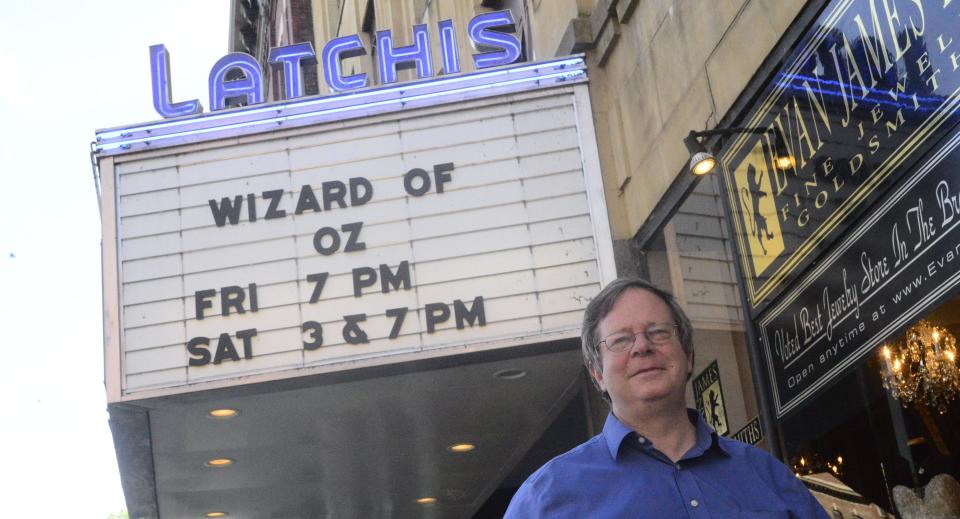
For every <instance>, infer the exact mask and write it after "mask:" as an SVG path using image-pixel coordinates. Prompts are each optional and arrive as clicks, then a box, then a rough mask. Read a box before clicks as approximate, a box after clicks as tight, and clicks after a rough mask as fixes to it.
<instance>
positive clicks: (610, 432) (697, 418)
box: [603, 409, 730, 460]
mask: <svg viewBox="0 0 960 519" xmlns="http://www.w3.org/2000/svg"><path fill="white" fill-rule="evenodd" d="M687 417H688V418H689V419H690V422H691V423H693V424H694V425H695V426H696V428H697V439H696V442H695V443H694V445H693V447H692V448H691V449H690V451H689V452H687V454H686V455H684V458H694V457H697V456H700V455H701V454H703V453H705V452H706V451H707V450H708V449H710V448H711V447H717V448H718V449H719V450H720V451H721V452H723V453H724V454H728V455H729V454H730V453H729V452H728V451H727V448H726V446H725V445H724V444H723V442H721V441H720V438H719V435H717V432H716V431H715V430H713V428H712V427H710V426H709V425H707V422H706V421H705V420H704V419H703V416H701V415H700V413H698V412H697V411H695V410H693V409H687ZM603 437H604V440H605V441H606V443H607V449H608V450H609V451H610V457H611V458H613V459H614V460H616V459H617V454H618V453H619V452H620V446H621V445H623V441H624V440H626V439H627V438H633V437H637V438H642V436H640V435H639V434H638V433H636V431H634V430H633V429H631V428H630V427H628V426H626V425H624V423H623V422H621V421H620V419H619V418H617V417H616V416H614V414H613V412H612V411H611V412H610V413H609V414H608V415H607V421H606V423H605V424H604V425H603Z"/></svg>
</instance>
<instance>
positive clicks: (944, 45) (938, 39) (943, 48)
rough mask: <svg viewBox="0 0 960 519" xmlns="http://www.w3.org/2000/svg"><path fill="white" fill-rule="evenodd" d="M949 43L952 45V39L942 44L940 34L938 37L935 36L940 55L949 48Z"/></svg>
mask: <svg viewBox="0 0 960 519" xmlns="http://www.w3.org/2000/svg"><path fill="white" fill-rule="evenodd" d="M951 43H953V38H950V41H948V42H947V43H943V35H942V34H941V35H940V36H937V44H938V45H940V53H941V54H942V53H943V51H945V50H947V47H949V46H950V44H951Z"/></svg>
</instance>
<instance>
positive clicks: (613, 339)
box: [600, 323, 680, 352]
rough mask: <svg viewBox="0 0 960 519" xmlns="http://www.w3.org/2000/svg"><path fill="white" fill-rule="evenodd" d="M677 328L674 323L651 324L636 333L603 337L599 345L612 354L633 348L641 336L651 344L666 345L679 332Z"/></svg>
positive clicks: (621, 333) (622, 333) (618, 333)
mask: <svg viewBox="0 0 960 519" xmlns="http://www.w3.org/2000/svg"><path fill="white" fill-rule="evenodd" d="M679 329H680V328H679V327H678V326H677V325H676V324H674V323H656V324H651V325H650V326H648V327H647V329H646V330H643V331H642V332H638V333H629V332H617V333H612V334H610V335H608V336H606V337H604V338H603V339H602V340H601V341H600V344H603V345H604V346H606V348H607V349H608V350H610V351H612V352H620V351H623V350H626V349H627V348H630V347H631V346H633V344H634V343H635V342H636V341H637V337H638V336H640V335H643V336H644V337H646V339H647V340H648V341H650V343H651V344H666V343H668V342H670V340H672V339H673V338H674V337H676V336H677V333H678V332H679Z"/></svg>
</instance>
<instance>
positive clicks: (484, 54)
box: [467, 11, 520, 69]
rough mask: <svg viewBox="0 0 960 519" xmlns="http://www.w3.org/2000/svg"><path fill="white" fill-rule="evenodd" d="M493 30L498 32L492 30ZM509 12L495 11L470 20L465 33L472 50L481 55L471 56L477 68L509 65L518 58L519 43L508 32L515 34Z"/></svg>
mask: <svg viewBox="0 0 960 519" xmlns="http://www.w3.org/2000/svg"><path fill="white" fill-rule="evenodd" d="M494 28H496V29H499V30H493V29H494ZM515 31H516V27H515V25H514V22H513V15H511V14H510V11H497V12H494V13H484V14H481V15H477V16H475V17H474V18H473V20H470V24H469V25H468V26H467V33H469V34H470V41H472V42H473V45H474V48H476V49H477V50H478V51H481V54H474V55H473V64H474V65H475V66H476V67H477V68H478V69H481V68H489V67H497V66H500V65H509V64H510V63H513V62H514V61H517V58H519V57H520V41H519V40H517V38H516V37H515V36H513V35H511V34H507V33H508V32H515Z"/></svg>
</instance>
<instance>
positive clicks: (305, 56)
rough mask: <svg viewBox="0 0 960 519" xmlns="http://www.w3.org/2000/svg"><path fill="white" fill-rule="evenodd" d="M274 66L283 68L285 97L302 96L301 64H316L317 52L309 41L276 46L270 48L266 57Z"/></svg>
mask: <svg viewBox="0 0 960 519" xmlns="http://www.w3.org/2000/svg"><path fill="white" fill-rule="evenodd" d="M268 59H269V61H270V64H271V65H273V67H274V68H277V69H282V70H283V93H284V96H286V97H285V99H296V98H298V97H303V94H304V91H303V65H316V63H317V54H316V53H315V52H313V44H312V43H310V42H306V43H298V44H296V45H287V46H286V47H277V48H274V49H271V50H270V57H269V58H268Z"/></svg>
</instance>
